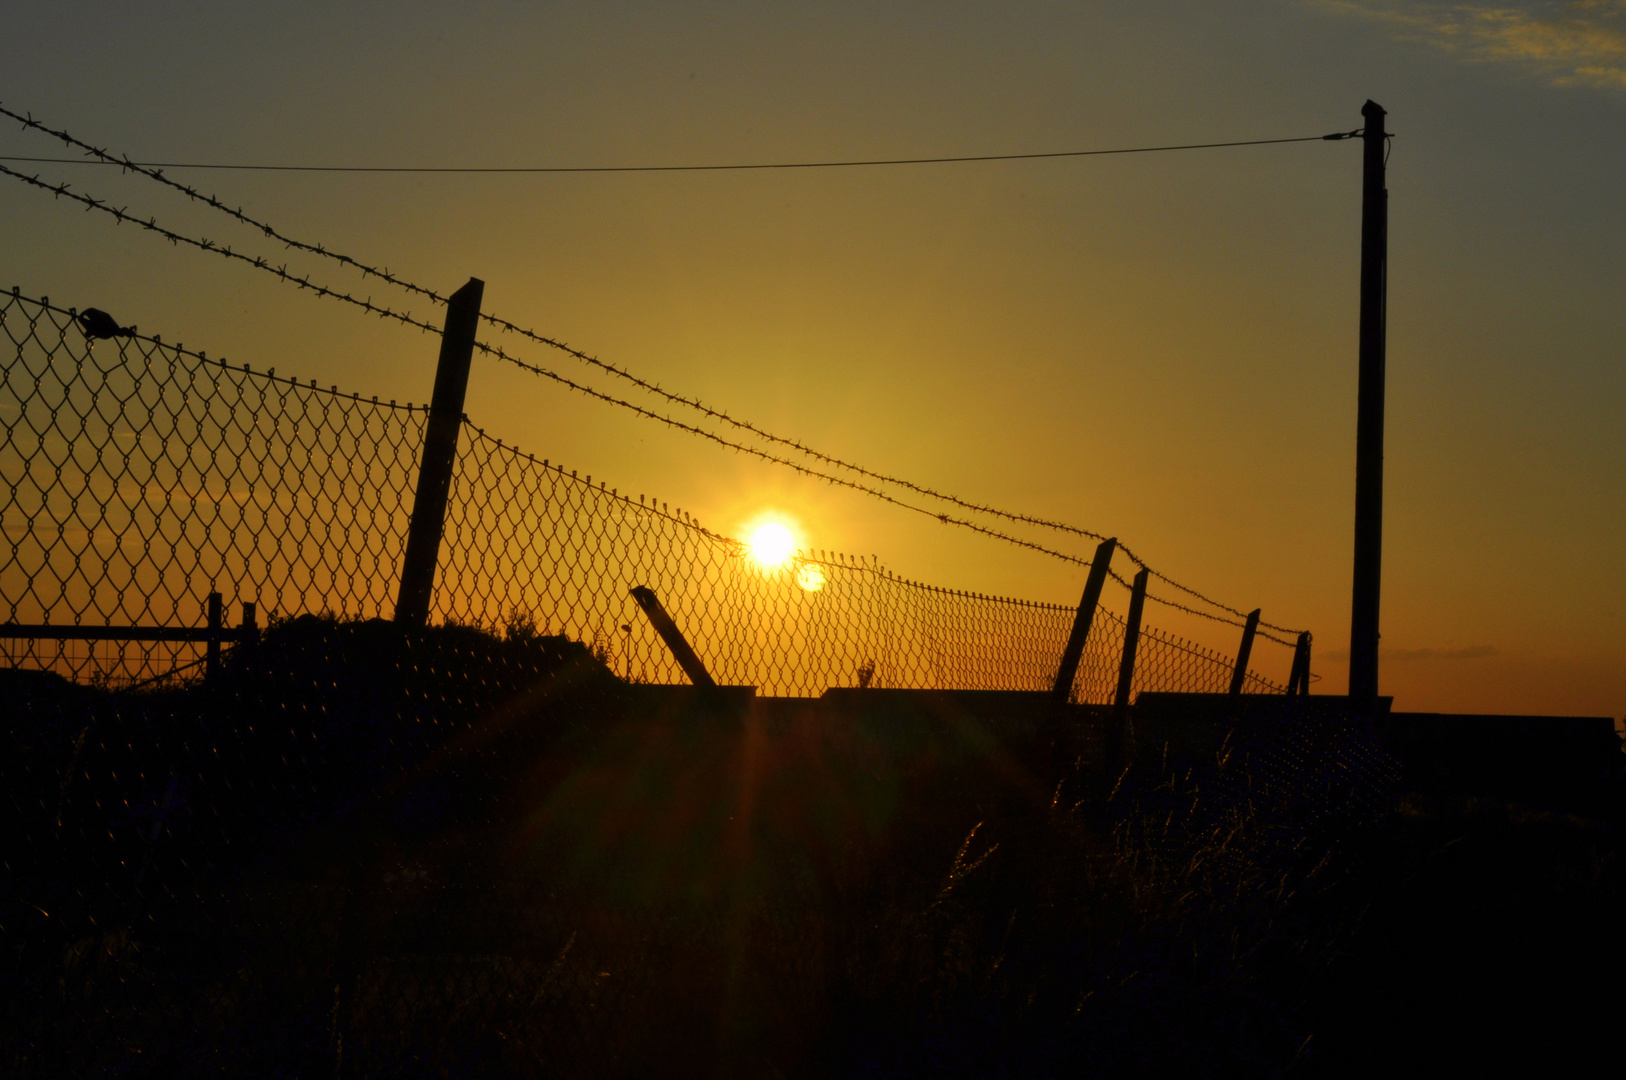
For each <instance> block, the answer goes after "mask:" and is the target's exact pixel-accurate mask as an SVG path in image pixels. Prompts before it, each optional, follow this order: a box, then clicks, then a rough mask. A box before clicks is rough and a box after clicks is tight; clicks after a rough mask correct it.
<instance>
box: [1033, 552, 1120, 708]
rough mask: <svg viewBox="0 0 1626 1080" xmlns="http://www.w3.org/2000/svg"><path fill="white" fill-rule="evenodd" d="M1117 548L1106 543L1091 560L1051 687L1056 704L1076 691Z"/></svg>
mask: <svg viewBox="0 0 1626 1080" xmlns="http://www.w3.org/2000/svg"><path fill="white" fill-rule="evenodd" d="M1117 547H1118V541H1117V540H1116V539H1112V540H1103V541H1101V545H1100V546H1099V547H1097V548H1096V549H1095V558H1094V559H1092V560H1090V576H1089V578H1088V579H1087V580H1086V581H1085V582H1084V598H1083V599H1082V600H1080V601H1079V602H1078V614H1077V615H1075V616H1074V617H1073V632H1072V634H1071V635H1070V636H1069V637H1068V638H1067V648H1066V649H1064V650H1062V654H1061V666H1060V667H1058V668H1057V669H1056V682H1055V684H1054V685H1053V686H1051V688H1050V700H1051V701H1052V702H1053V703H1054V704H1056V705H1065V704H1067V698H1068V696H1069V695H1071V694H1072V692H1073V678H1074V676H1076V675H1077V674H1078V661H1079V659H1080V658H1081V657H1083V655H1084V642H1085V640H1086V639H1087V638H1088V637H1089V636H1090V624H1091V623H1092V622H1094V621H1095V607H1096V605H1097V604H1099V603H1100V602H1101V586H1102V585H1103V584H1105V582H1106V580H1107V566H1108V565H1109V564H1111V562H1112V553H1113V551H1114V550H1116V548H1117Z"/></svg>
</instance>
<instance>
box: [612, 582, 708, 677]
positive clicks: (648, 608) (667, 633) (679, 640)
mask: <svg viewBox="0 0 1626 1080" xmlns="http://www.w3.org/2000/svg"><path fill="white" fill-rule="evenodd" d="M632 598H633V599H634V600H636V601H638V606H639V607H640V608H642V609H643V612H644V616H645V617H646V618H648V619H649V624H650V625H651V626H653V627H654V628H655V632H656V633H657V634H659V635H660V636H661V640H662V641H664V642H666V647H667V648H668V649H670V650H672V658H673V659H674V660H676V661H677V662H678V667H680V668H682V669H683V674H685V675H687V676H688V677H689V681H690V682H692V683H694V684H695V685H696V686H716V685H717V680H715V679H713V678H712V677H711V673H710V672H709V671H707V670H706V665H705V664H702V663H701V662H700V657H699V656H696V655H695V651H694V649H692V648H690V647H689V642H688V639H687V638H685V637H684V636H683V631H681V630H679V629H678V628H677V623H675V622H673V621H672V616H670V615H668V614H667V613H666V609H665V608H663V607H661V602H660V600H658V599H657V598H656V596H655V593H654V591H653V590H651V589H649V588H647V587H646V586H643V585H639V586H637V587H636V588H634V589H633V590H632Z"/></svg>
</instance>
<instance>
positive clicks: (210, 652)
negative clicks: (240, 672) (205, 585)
mask: <svg viewBox="0 0 1626 1080" xmlns="http://www.w3.org/2000/svg"><path fill="white" fill-rule="evenodd" d="M222 607H223V605H222V604H221V602H220V594H219V593H217V592H211V593H210V594H209V644H208V645H207V646H206V651H205V652H204V661H203V677H204V678H205V679H210V680H212V679H214V677H215V675H216V674H217V673H219V671H220V636H219V635H220V630H221V627H222V626H223V625H224V623H225V620H224V618H223V612H222Z"/></svg>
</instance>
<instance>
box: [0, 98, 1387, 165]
mask: <svg viewBox="0 0 1626 1080" xmlns="http://www.w3.org/2000/svg"><path fill="white" fill-rule="evenodd" d="M6 115H8V116H12V117H16V115H17V114H16V113H12V112H9V111H6ZM1353 134H1354V133H1353V132H1347V133H1346V132H1334V133H1332V134H1330V135H1301V136H1296V137H1293V138H1287V139H1238V140H1232V141H1230V142H1212V143H1179V144H1174V145H1168V146H1128V147H1115V148H1113V149H1110V150H1047V151H1040V152H1036V153H1027V154H962V155H958V156H951V157H915V158H853V159H850V160H842V161H756V162H737V163H731V164H726V165H496V166H474V165H448V166H438V165H263V164H230V163H225V162H213V161H112V160H104V159H101V158H95V157H93V158H51V157H11V156H6V155H0V161H19V162H33V163H37V164H42V165H43V164H50V165H121V166H134V167H137V168H143V169H226V170H232V171H237V172H298V173H451V174H491V175H502V174H517V175H526V174H545V173H674V172H748V171H761V170H772V169H857V168H870V167H874V166H887V165H964V164H973V163H976V162H991V161H1044V160H1054V159H1056V158H1084V157H1106V156H1109V155H1114V154H1161V153H1167V152H1170V151H1174V150H1220V149H1224V148H1227V147H1238V146H1276V145H1280V144H1282V143H1302V142H1334V141H1337V140H1340V139H1348V138H1351V137H1352V135H1353Z"/></svg>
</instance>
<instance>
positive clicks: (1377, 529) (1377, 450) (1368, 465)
mask: <svg viewBox="0 0 1626 1080" xmlns="http://www.w3.org/2000/svg"><path fill="white" fill-rule="evenodd" d="M1361 115H1362V116H1364V117H1365V118H1366V127H1365V129H1364V130H1363V131H1362V133H1361V135H1362V138H1363V139H1365V147H1364V150H1365V174H1364V177H1363V180H1362V186H1361V340H1360V357H1361V360H1360V383H1359V386H1360V389H1359V392H1358V394H1359V398H1358V400H1359V405H1358V411H1357V413H1356V419H1355V575H1354V576H1355V582H1354V598H1353V601H1352V603H1351V605H1350V620H1349V621H1350V628H1349V696H1350V697H1351V698H1354V699H1356V700H1357V701H1366V702H1371V701H1374V700H1375V699H1376V698H1377V696H1378V595H1379V579H1380V577H1381V571H1382V567H1383V390H1384V362H1385V361H1384V341H1385V336H1386V332H1387V331H1386V309H1387V294H1388V284H1389V282H1388V273H1389V272H1388V262H1389V256H1388V251H1389V192H1388V190H1387V189H1386V188H1385V186H1384V179H1383V154H1384V150H1385V149H1386V148H1387V147H1386V143H1387V133H1386V132H1385V131H1384V130H1383V117H1384V112H1383V108H1382V107H1381V106H1379V105H1378V104H1377V103H1376V102H1373V101H1368V102H1367V103H1366V104H1365V105H1363V106H1362V107H1361Z"/></svg>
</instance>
